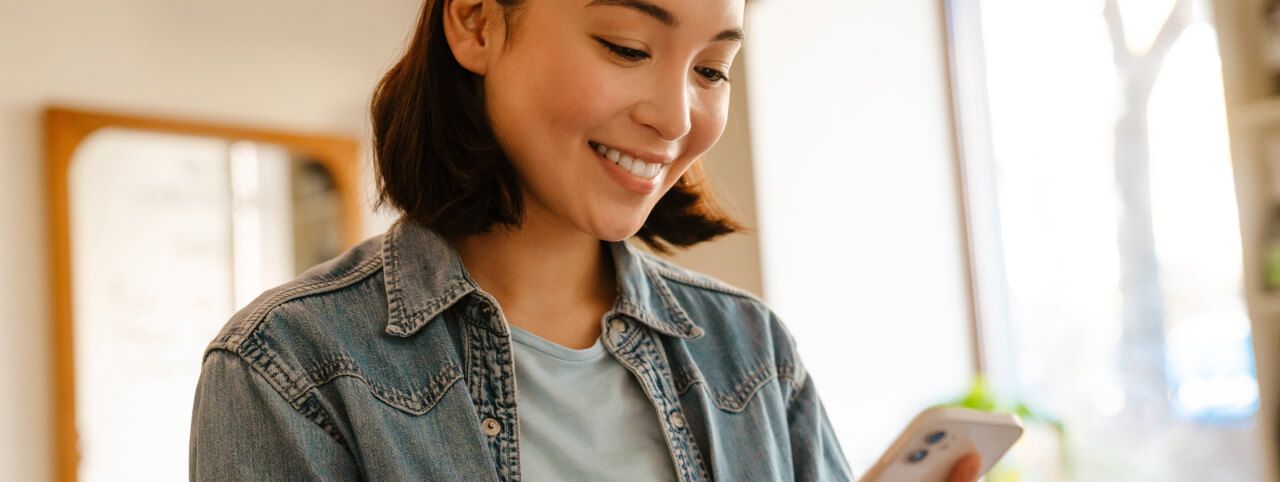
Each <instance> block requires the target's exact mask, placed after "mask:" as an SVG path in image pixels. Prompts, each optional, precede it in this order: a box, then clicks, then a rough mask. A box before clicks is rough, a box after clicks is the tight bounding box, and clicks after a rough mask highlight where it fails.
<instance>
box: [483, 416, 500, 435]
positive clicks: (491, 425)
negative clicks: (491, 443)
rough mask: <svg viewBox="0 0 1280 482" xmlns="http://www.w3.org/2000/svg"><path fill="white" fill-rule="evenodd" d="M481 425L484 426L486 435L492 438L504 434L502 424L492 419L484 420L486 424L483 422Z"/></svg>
mask: <svg viewBox="0 0 1280 482" xmlns="http://www.w3.org/2000/svg"><path fill="white" fill-rule="evenodd" d="M481 425H483V426H484V434H485V435H488V436H490V437H492V436H494V435H497V434H498V433H499V432H502V424H500V423H498V421H497V420H494V419H492V418H486V419H484V422H481Z"/></svg>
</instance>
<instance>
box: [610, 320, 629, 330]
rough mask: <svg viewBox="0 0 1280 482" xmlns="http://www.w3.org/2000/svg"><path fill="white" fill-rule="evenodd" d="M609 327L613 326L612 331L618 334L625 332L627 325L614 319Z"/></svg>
mask: <svg viewBox="0 0 1280 482" xmlns="http://www.w3.org/2000/svg"><path fill="white" fill-rule="evenodd" d="M611 325H612V326H613V331H616V332H619V333H621V332H624V331H627V323H626V322H624V321H622V320H619V319H614V320H613V323H611Z"/></svg>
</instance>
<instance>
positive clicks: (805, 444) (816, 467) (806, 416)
mask: <svg viewBox="0 0 1280 482" xmlns="http://www.w3.org/2000/svg"><path fill="white" fill-rule="evenodd" d="M802 373H803V372H802ZM798 385H799V387H798V388H797V390H796V392H795V393H794V395H793V396H792V398H791V401H790V403H789V404H788V407H787V424H788V425H789V426H790V427H791V460H792V463H793V464H794V467H793V468H794V470H795V480H804V481H811V480H812V481H828V480H837V481H839V480H849V481H851V480H854V479H853V472H852V471H851V470H849V462H848V461H847V460H845V458H844V450H843V449H841V448H840V442H839V441H837V440H836V433H835V430H834V429H832V428H831V421H830V420H828V419H827V410H826V409H825V408H823V406H822V400H821V399H819V398H818V391H817V389H816V388H815V387H814V386H813V378H812V377H810V376H807V375H805V376H803V377H800V379H799V383H798Z"/></svg>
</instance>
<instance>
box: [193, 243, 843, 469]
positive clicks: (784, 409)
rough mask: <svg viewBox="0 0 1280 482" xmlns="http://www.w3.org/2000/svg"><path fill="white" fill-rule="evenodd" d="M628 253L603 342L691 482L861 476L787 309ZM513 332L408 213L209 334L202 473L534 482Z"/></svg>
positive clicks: (199, 401) (197, 430) (199, 408)
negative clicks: (525, 464)
mask: <svg viewBox="0 0 1280 482" xmlns="http://www.w3.org/2000/svg"><path fill="white" fill-rule="evenodd" d="M609 249H610V251H609V252H610V253H611V255H612V258H613V261H614V264H615V268H616V273H617V283H618V298H617V301H616V303H615V304H614V306H613V308H612V309H611V310H610V311H609V312H608V313H605V314H604V315H603V317H602V318H601V327H602V330H603V331H602V333H601V337H602V341H603V343H604V346H605V348H606V349H607V350H609V352H610V353H612V354H613V355H614V356H615V357H616V358H617V359H618V360H619V361H620V362H621V363H622V364H623V366H625V367H626V368H627V370H628V371H630V372H631V374H632V375H633V376H634V377H635V379H636V380H637V381H638V383H639V385H640V387H641V388H642V389H643V391H644V394H645V395H646V396H647V398H648V400H649V402H651V403H652V405H653V409H654V411H655V413H656V414H657V419H656V421H657V422H658V423H660V424H661V427H660V429H661V432H662V433H663V434H664V436H665V439H666V446H667V448H668V450H669V452H670V456H671V459H672V462H673V463H674V465H675V468H676V473H673V474H671V475H672V478H673V479H678V480H681V481H695V480H805V481H808V480H852V476H851V474H850V470H849V466H848V463H847V462H846V461H845V458H844V455H843V452H842V451H841V448H840V445H839V443H838V442H837V440H836V437H835V434H834V432H833V431H832V428H831V425H830V423H829V421H828V419H827V415H826V412H825V410H824V409H823V406H822V403H821V401H820V400H819V399H818V395H817V392H816V391H815V388H814V384H813V381H812V380H811V379H810V378H809V377H808V375H807V374H806V372H805V369H804V365H803V364H801V362H800V359H799V357H798V356H797V354H796V351H795V343H794V341H793V340H792V338H791V336H790V335H789V334H788V332H787V330H786V328H785V327H784V326H783V325H782V323H781V322H780V321H779V320H778V319H777V317H776V316H775V315H774V313H773V312H772V311H770V310H769V309H768V307H766V306H765V305H764V304H763V303H762V302H761V301H760V300H758V299H756V298H755V297H753V296H751V295H750V294H747V293H745V292H743V291H741V290H738V289H735V288H733V287H731V286H728V285H726V284H724V283H723V282H720V281H717V280H715V279H712V278H710V277H707V276H705V275H701V274H697V273H694V272H692V271H688V270H685V269H682V268H680V267H677V266H675V265H673V264H671V263H669V262H667V261H665V260H663V259H661V258H658V257H656V256H653V255H650V254H648V253H645V252H643V251H640V250H638V249H636V248H635V247H633V246H631V245H629V244H628V243H626V242H613V243H609ZM510 337H511V332H510V329H509V328H508V325H507V323H506V321H505V319H504V318H503V316H502V312H501V311H500V310H499V307H498V303H497V302H496V301H495V300H494V298H493V297H492V296H490V295H489V294H487V293H485V292H483V291H481V290H480V289H479V287H478V286H477V285H476V283H475V282H474V281H473V280H472V279H471V278H470V276H469V275H468V274H467V272H466V269H465V268H464V267H463V265H462V262H461V259H460V258H459V256H458V254H457V251H456V250H455V249H454V248H453V246H452V245H451V244H450V243H449V242H448V241H447V240H445V239H444V238H443V237H441V236H440V235H438V234H437V233H435V232H434V231H432V230H430V229H427V228H425V227H422V226H420V225H418V224H415V223H412V222H409V221H403V222H400V223H397V224H395V225H393V226H392V227H391V228H390V229H389V230H388V231H387V232H386V233H385V234H383V235H380V236H377V237H374V238H371V239H369V240H366V241H364V242H363V243H361V244H360V245H358V246H356V247H354V248H352V249H351V250H349V251H347V252H346V253H344V254H342V255H341V256H339V257H337V258H335V259H333V260H331V261H328V262H326V263H324V264H322V265H319V266H317V267H315V268H312V269H311V270H309V271H307V272H306V273H303V274H302V275H301V276H300V277H299V278H298V279H296V280H294V281H292V282H290V283H288V284H285V285H283V286H280V287H277V288H274V289H271V290H269V291H267V292H266V293H263V294H262V295H261V296H260V297H258V298H257V299H256V300H254V301H253V302H252V303H250V304H249V305H248V306H246V307H245V308H244V309H242V310H241V311H239V312H238V313H236V314H235V316H233V317H232V319H231V320H230V321H229V322H228V323H227V325H226V326H225V327H224V328H223V329H222V331H221V333H219V334H218V336H217V337H216V338H215V339H214V340H213V342H212V343H210V344H209V346H208V348H207V350H206V352H205V358H204V363H203V366H202V370H201V375H200V381H199V385H198V387H197V389H196V397H195V407H194V410H193V414H192V422H191V458H190V464H191V478H192V479H198V480H283V479H288V480H361V479H368V480H465V481H472V480H475V481H486V480H500V481H517V480H520V445H519V443H520V441H519V439H518V433H519V431H518V426H517V424H518V423H519V417H518V407H517V406H516V379H515V369H514V366H513V364H512V355H511V350H512V349H511V338H510ZM598 423H610V421H609V420H600V421H598ZM618 436H620V437H625V436H627V434H626V433H619V434H618ZM618 478H619V479H626V474H618Z"/></svg>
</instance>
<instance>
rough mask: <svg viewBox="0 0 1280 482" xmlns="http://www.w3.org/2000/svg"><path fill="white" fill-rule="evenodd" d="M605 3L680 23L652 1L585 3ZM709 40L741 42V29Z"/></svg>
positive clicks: (597, 0) (595, 3) (595, 1)
mask: <svg viewBox="0 0 1280 482" xmlns="http://www.w3.org/2000/svg"><path fill="white" fill-rule="evenodd" d="M605 5H608V6H615V7H626V8H630V9H632V10H635V11H638V12H640V13H643V14H645V15H648V16H650V17H653V18H654V19H656V20H657V21H659V22H662V24H663V25H666V26H668V27H676V26H679V25H680V21H679V20H677V19H676V16H675V15H672V14H671V12H668V11H667V9H665V8H662V7H659V6H657V5H654V4H652V3H649V2H646V1H645V0H591V3H588V4H587V6H588V7H599V6H605ZM711 41H712V42H722V41H730V42H741V41H742V30H741V29H729V30H725V31H723V32H720V33H718V34H716V36H715V37H714V38H712V39H711Z"/></svg>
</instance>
